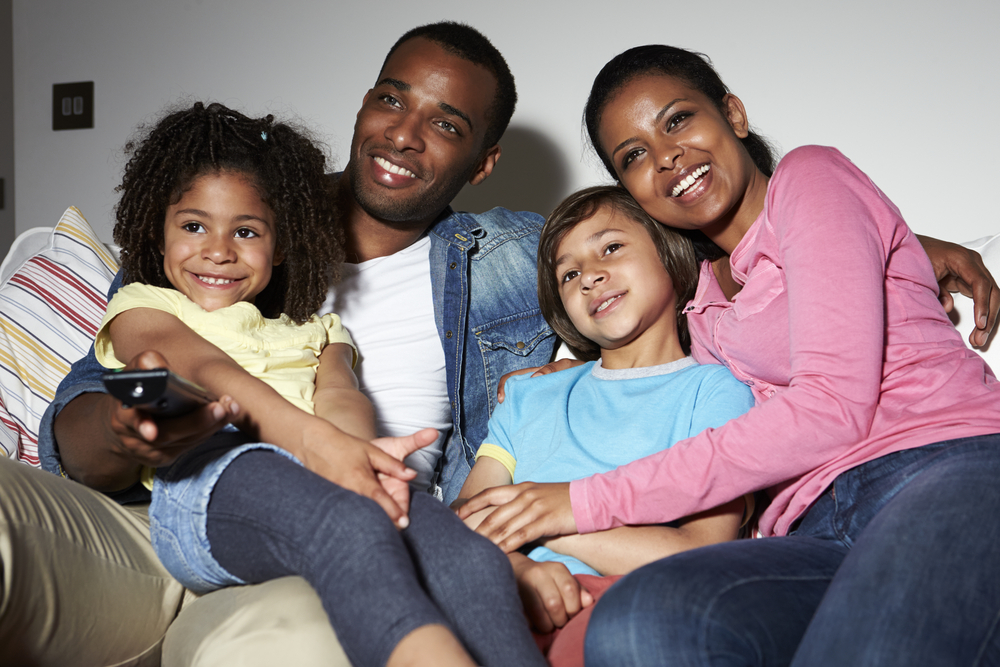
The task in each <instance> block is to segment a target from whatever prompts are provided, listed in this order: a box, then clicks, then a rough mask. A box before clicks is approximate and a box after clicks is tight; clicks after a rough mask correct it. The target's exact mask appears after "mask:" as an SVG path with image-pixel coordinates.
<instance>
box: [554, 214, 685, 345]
mask: <svg viewBox="0 0 1000 667" xmlns="http://www.w3.org/2000/svg"><path fill="white" fill-rule="evenodd" d="M556 258H557V259H556V280H557V282H558V284H559V296H560V298H561V299H562V303H563V307H564V308H565V309H566V314H567V315H569V318H570V320H571V321H572V322H573V325H574V326H575V327H576V328H577V330H578V331H579V332H580V333H581V334H583V335H584V336H586V337H587V338H589V339H590V340H592V341H594V342H595V343H597V345H599V346H600V347H601V349H602V350H616V349H619V348H622V347H624V346H626V345H629V344H630V343H633V342H635V341H636V340H638V339H639V338H640V337H641V336H643V334H645V333H646V332H658V333H660V334H663V335H664V336H667V337H668V338H671V339H674V340H676V337H677V316H676V313H675V311H674V306H675V303H676V299H677V297H676V295H675V294H674V287H673V282H672V281H671V280H670V275H669V274H668V273H667V270H666V269H665V268H664V267H663V263H662V262H661V261H660V257H659V255H658V254H657V252H656V246H654V245H653V241H652V239H650V238H649V234H648V233H647V232H646V230H645V229H644V228H643V227H642V225H640V224H638V223H636V222H634V221H632V220H631V219H630V218H628V216H625V215H618V214H616V213H614V212H613V211H611V210H609V209H607V208H602V209H599V210H598V211H597V213H595V214H594V215H593V216H592V217H590V218H589V219H587V220H584V221H583V222H581V223H579V224H578V225H577V226H576V227H574V228H573V229H571V230H570V231H569V233H568V234H566V236H565V237H564V238H563V240H562V241H561V242H560V243H559V247H558V248H557V249H556ZM648 339H649V340H650V341H662V340H664V338H663V337H662V336H657V335H652V336H650V337H648Z"/></svg>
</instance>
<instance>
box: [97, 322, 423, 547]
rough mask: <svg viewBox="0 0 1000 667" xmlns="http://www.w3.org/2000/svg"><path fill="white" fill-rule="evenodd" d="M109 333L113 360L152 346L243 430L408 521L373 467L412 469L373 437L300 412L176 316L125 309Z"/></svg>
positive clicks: (399, 472)
mask: <svg viewBox="0 0 1000 667" xmlns="http://www.w3.org/2000/svg"><path fill="white" fill-rule="evenodd" d="M108 334H109V335H110V337H111V341H112V344H113V346H114V350H115V356H117V357H118V358H119V359H131V358H132V357H133V356H135V355H136V354H138V353H139V352H143V351H145V350H156V351H157V352H159V353H160V354H162V355H163V356H164V357H165V358H166V359H167V361H168V363H169V364H170V366H171V368H172V369H173V370H174V371H175V372H176V373H178V374H179V375H181V376H183V377H185V378H187V379H189V380H191V381H193V382H195V383H196V384H200V385H201V386H203V387H205V388H206V389H208V390H209V391H211V392H212V393H214V394H215V395H217V396H223V395H228V396H231V397H232V398H233V402H234V403H235V404H236V406H237V407H236V411H237V415H238V416H237V417H236V418H235V419H234V420H233V423H234V424H236V425H238V426H239V427H240V428H241V429H242V430H243V431H244V432H246V433H248V434H250V435H251V436H252V437H254V438H257V439H259V440H260V441H262V442H269V443H272V444H275V445H277V446H279V447H282V448H283V449H285V450H287V451H288V452H290V453H292V454H293V455H295V456H296V458H298V459H299V460H300V461H301V462H302V463H303V465H305V467H306V468H308V469H309V470H312V471H313V472H315V473H317V474H319V475H321V476H322V477H325V478H326V479H328V480H330V481H331V482H333V483H335V484H338V485H339V486H342V487H344V488H346V489H350V490H351V491H354V492H355V493H358V494H360V495H363V496H365V497H368V498H371V499H372V500H374V501H376V502H377V503H378V504H379V505H380V506H381V507H382V509H384V510H385V512H386V514H388V515H389V518H390V519H392V521H393V522H394V523H396V524H397V525H399V526H400V527H405V526H406V525H407V524H408V520H407V518H406V516H405V513H404V512H403V510H402V509H401V508H400V507H399V505H398V504H397V503H396V502H395V501H394V500H393V499H392V497H391V496H390V495H389V494H388V493H387V492H386V491H385V490H384V489H383V488H382V486H381V484H379V481H378V478H377V473H380V472H381V473H384V474H387V475H390V476H392V477H396V478H398V479H402V480H407V481H408V480H410V479H412V478H413V476H414V475H415V474H416V473H415V472H414V471H412V470H409V469H408V468H406V466H405V465H404V464H403V463H402V462H401V461H399V460H397V459H394V458H393V457H391V456H389V455H388V454H386V453H385V452H383V451H381V450H380V449H378V448H377V447H375V446H374V445H372V444H371V443H369V442H366V441H363V440H360V439H358V438H355V437H353V436H350V435H348V434H346V433H344V432H343V431H341V430H340V429H338V428H337V427H335V426H333V424H331V423H330V422H328V421H326V420H325V419H322V418H320V417H316V416H314V415H309V414H307V413H305V412H303V411H302V410H299V409H298V408H296V407H295V406H293V405H292V404H291V403H289V402H288V401H287V400H285V399H284V398H283V397H282V396H281V395H280V394H278V392H276V391H275V390H274V389H272V388H271V387H269V386H268V385H267V384H266V383H264V382H262V381H261V380H258V379H257V378H254V377H253V376H252V375H250V374H249V373H247V372H246V371H245V370H243V368H241V367H240V365H239V364H238V363H236V361H234V360H233V359H232V358H231V357H230V356H229V355H227V354H226V353H225V352H223V351H222V350H220V349H219V348H218V347H216V346H215V345H213V344H212V343H210V342H208V341H207V340H205V339H204V338H202V337H201V336H200V335H198V334H197V333H195V332H194V331H193V330H192V329H191V328H190V327H188V326H187V325H186V324H184V323H183V322H181V321H180V320H179V319H178V318H177V317H176V316H174V315H172V314H170V313H166V312H164V311H161V310H157V309H153V308H135V309H132V310H127V311H125V312H123V313H121V314H119V315H118V316H116V317H115V318H114V319H113V320H112V321H111V323H110V324H109V325H108Z"/></svg>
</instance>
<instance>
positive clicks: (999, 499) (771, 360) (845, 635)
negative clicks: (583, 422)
mask: <svg viewBox="0 0 1000 667" xmlns="http://www.w3.org/2000/svg"><path fill="white" fill-rule="evenodd" d="M585 117H586V122H587V129H588V133H589V135H590V139H591V141H592V143H593V145H594V147H595V149H596V150H597V152H598V155H600V157H601V158H602V161H603V162H604V164H605V166H606V167H607V168H608V170H609V172H610V173H611V174H612V176H614V177H615V178H616V179H617V180H619V181H620V182H621V184H622V185H624V186H625V187H626V188H627V189H628V190H629V192H630V193H631V194H632V195H633V197H635V199H636V200H637V201H638V202H639V204H640V205H641V206H642V207H643V208H644V209H645V210H646V211H647V212H648V213H649V214H650V215H651V216H652V217H653V218H654V219H656V220H657V221H659V222H661V223H663V224H667V225H670V226H672V227H676V228H678V229H686V230H690V231H691V233H692V234H693V235H695V236H696V237H698V238H699V239H700V241H701V249H702V254H703V256H704V257H706V258H707V259H714V260H715V261H713V262H709V261H705V262H703V264H702V267H701V275H700V279H699V286H698V290H697V293H696V296H695V298H694V300H693V301H692V302H691V303H690V304H689V306H688V308H687V313H688V324H689V327H690V329H691V332H692V339H693V344H692V352H693V354H694V356H695V358H696V359H698V361H700V362H702V363H724V364H726V365H727V366H728V367H729V368H730V370H732V371H733V373H734V374H735V375H736V376H737V378H739V379H741V380H743V381H745V382H746V383H747V384H748V385H749V386H751V388H752V389H753V391H754V394H755V398H756V399H757V405H756V407H755V408H753V409H752V410H750V412H748V413H747V414H746V415H744V416H743V417H740V418H738V419H735V420H733V421H731V422H729V423H728V424H726V425H724V426H722V427H720V428H718V429H714V430H711V431H707V432H705V433H703V434H701V435H699V436H696V437H694V438H691V439H689V440H687V441H683V442H681V443H678V444H677V445H676V446H675V447H673V448H672V449H670V450H667V451H664V452H661V453H660V454H656V455H654V456H651V457H648V458H646V459H642V460H640V461H637V462H635V463H633V464H630V465H628V466H623V467H622V468H619V469H618V470H616V471H613V472H611V473H607V474H603V475H596V476H594V477H590V478H587V479H583V480H578V481H576V482H573V483H571V484H569V485H546V486H539V485H534V486H531V487H524V486H522V487H521V488H518V487H511V488H509V489H502V490H495V491H493V492H489V493H488V494H483V495H482V496H480V497H478V498H475V499H473V500H470V502H469V503H468V504H467V505H466V506H465V508H463V513H465V512H473V511H476V510H478V509H481V508H482V507H484V506H488V505H491V504H494V505H502V504H504V503H508V504H507V505H506V506H504V507H501V508H499V509H497V510H496V511H495V512H494V514H493V515H492V516H491V517H490V518H489V519H487V520H486V521H485V522H484V523H483V526H482V528H481V532H484V533H485V534H487V536H489V537H491V538H493V539H494V540H495V541H498V542H499V543H500V545H501V547H502V548H505V549H510V548H515V547H516V546H517V544H518V543H523V542H527V541H531V540H533V539H536V538H538V537H540V536H544V535H557V534H566V533H574V532H577V531H580V532H590V531H594V530H602V529H606V528H610V527H614V526H618V525H622V524H639V523H658V522H665V521H671V520H673V519H675V518H677V517H679V516H684V515H687V514H691V513H694V512H697V511H701V510H703V509H706V508H708V507H711V506H714V505H718V504H720V503H721V502H725V501H727V500H730V499H732V498H735V497H737V496H739V495H740V494H742V493H746V492H749V491H755V490H760V489H767V490H768V492H769V495H770V496H771V503H770V506H769V507H768V508H767V509H766V510H765V511H764V513H763V514H762V516H761V520H760V528H761V531H762V533H763V534H764V535H767V536H777V537H775V538H774V539H764V540H744V541H739V542H731V543H727V544H721V545H715V546H712V547H707V548H704V549H698V550H695V551H691V552H688V553H686V554H682V555H680V556H675V557H671V558H667V559H664V560H662V561H659V562H657V563H653V564H651V565H649V566H647V567H645V568H643V569H640V570H638V571H636V572H635V573H633V574H632V575H630V576H629V577H627V578H626V579H624V580H623V581H622V582H621V583H620V584H619V585H617V586H616V587H614V588H613V589H611V590H610V591H609V592H608V593H607V594H606V595H605V597H604V599H602V601H601V602H600V604H599V605H598V607H597V609H596V610H595V612H594V616H593V619H592V621H591V630H590V632H589V634H588V638H587V646H586V651H587V664H588V665H605V664H608V665H610V664H614V665H665V664H680V665H688V664H692V665H693V664H727V665H728V664H733V665H735V664H768V665H770V664H788V663H790V662H792V661H793V657H794V661H795V664H803V665H805V664H809V665H814V664H821V665H864V664H871V665H895V664H898V665H916V664H949V665H958V664H985V663H990V664H992V662H994V661H995V660H997V659H998V657H1000V639H998V638H997V637H995V636H994V635H995V632H996V629H995V623H996V622H997V619H998V618H1000V575H998V574H996V573H995V570H996V565H997V563H1000V539H998V538H1000V528H998V527H997V525H996V524H997V522H996V520H995V517H996V516H998V515H1000V487H998V485H997V483H996V480H997V478H998V476H1000V383H998V382H997V380H996V378H995V377H994V376H993V374H992V373H991V372H990V371H989V369H987V368H986V366H985V364H984V363H983V361H982V360H981V359H980V358H979V357H978V356H976V355H975V354H973V353H972V352H970V351H968V350H967V349H966V348H965V346H964V345H963V344H962V341H961V340H960V339H959V337H958V334H957V333H956V332H955V330H954V328H953V327H952V326H951V325H950V322H949V321H948V319H947V317H946V316H945V314H944V311H943V309H942V308H941V306H940V304H939V303H938V301H937V288H936V285H935V282H934V275H933V271H932V269H931V266H930V264H929V263H928V260H927V257H926V255H925V254H924V252H923V250H922V249H921V247H920V245H919V243H918V241H917V240H916V237H915V236H914V235H913V234H912V232H910V230H909V229H908V228H907V227H906V225H905V223H904V222H903V220H902V218H901V217H900V215H899V212H898V210H897V209H896V208H895V207H894V206H893V205H892V204H891V203H890V202H889V201H888V199H887V198H886V197H885V196H884V195H883V194H882V193H881V192H880V191H879V190H878V189H877V188H876V187H875V186H874V185H873V184H872V183H871V181H869V180H868V179H867V177H866V176H864V174H863V173H861V172H860V171H859V170H858V169H857V168H856V167H855V166H854V165H853V164H851V163H850V162H849V161H848V160H847V159H846V158H845V157H844V156H842V155H841V154H840V153H839V152H837V151H836V150H835V149H830V148H823V147H805V148H802V149H798V150H795V151H792V152H791V153H790V154H789V155H788V156H786V157H785V158H784V159H783V160H782V162H781V163H780V164H779V165H778V166H777V168H776V169H774V170H773V174H772V165H773V159H772V158H771V153H770V150H769V149H768V148H767V145H766V143H765V142H763V141H762V140H760V139H759V137H757V136H756V135H754V134H753V133H752V132H751V131H750V129H749V124H748V122H747V116H746V112H745V110H744V108H743V104H742V103H741V102H740V100H739V99H738V98H736V97H735V96H733V95H731V94H730V93H729V92H728V90H727V89H726V87H725V85H724V84H723V83H722V81H721V80H720V79H719V77H718V75H717V74H716V73H715V71H714V70H713V69H712V68H711V66H710V65H708V63H707V62H706V61H705V59H704V58H702V57H701V56H699V55H698V54H693V53H690V52H687V51H683V50H680V49H674V48H671V47H665V46H647V47H638V48H636V49H631V50H630V51H627V52H625V53H623V54H621V55H619V56H618V57H616V58H615V59H613V60H612V61H611V62H610V63H608V64H607V65H606V66H605V67H604V69H603V70H602V71H601V73H600V74H599V75H598V77H597V79H596V81H595V82H594V86H593V88H592V90H591V96H590V99H589V100H588V103H587V110H586V114H585ZM737 293H738V294H739V298H737V299H735V300H734V297H735V296H736V294H737ZM508 501H509V502H508ZM977 661H978V662H977Z"/></svg>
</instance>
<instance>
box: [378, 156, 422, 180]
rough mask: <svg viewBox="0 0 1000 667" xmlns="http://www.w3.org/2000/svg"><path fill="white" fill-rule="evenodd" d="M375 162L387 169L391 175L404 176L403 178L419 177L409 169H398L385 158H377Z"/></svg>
mask: <svg viewBox="0 0 1000 667" xmlns="http://www.w3.org/2000/svg"><path fill="white" fill-rule="evenodd" d="M375 162H376V163H377V164H378V166H380V167H382V168H383V169H385V170H386V171H387V172H389V173H390V174H402V175H403V176H409V177H410V178H416V177H417V175H416V174H414V173H413V172H412V171H410V170H408V169H403V168H402V167H397V166H396V165H394V164H393V163H391V162H389V161H388V160H386V159H385V158H384V157H376V158H375Z"/></svg>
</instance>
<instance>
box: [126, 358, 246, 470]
mask: <svg viewBox="0 0 1000 667" xmlns="http://www.w3.org/2000/svg"><path fill="white" fill-rule="evenodd" d="M169 367H170V365H169V364H168V363H167V360H166V359H165V358H164V357H163V355H161V354H159V353H158V352H155V351H152V350H147V351H146V352H142V353H140V354H138V355H136V356H135V357H133V358H132V360H131V361H129V363H128V364H127V365H126V366H125V368H126V369H127V370H136V369H144V370H148V369H153V368H169ZM109 398H110V397H109ZM110 405H111V406H112V409H111V412H110V414H109V416H108V420H107V424H108V429H109V430H110V434H109V436H110V437H109V440H110V441H111V442H112V443H113V444H114V446H115V447H116V449H118V450H119V452H121V453H122V454H123V455H125V456H126V457H127V458H129V459H132V460H134V461H135V462H137V463H139V464H140V465H144V466H149V467H153V468H156V467H159V466H164V465H168V464H170V463H173V462H174V460H176V459H177V457H178V456H180V455H181V454H183V453H184V452H186V451H188V450H189V449H192V448H194V447H196V446H197V445H199V444H201V443H202V442H204V441H205V440H207V439H208V438H209V437H210V436H211V435H212V434H213V433H215V432H216V431H218V430H219V429H220V428H222V426H223V425H224V424H226V423H227V422H229V421H230V420H231V419H233V418H234V417H235V416H236V415H237V414H238V413H239V406H237V405H236V404H235V403H234V402H233V401H232V399H231V398H230V397H229V396H223V397H222V398H220V399H219V400H218V401H215V402H213V403H209V404H208V405H205V406H202V407H200V408H198V409H197V410H195V411H193V412H191V413H188V414H186V415H182V416H180V417H172V418H160V419H154V417H153V416H151V415H149V414H148V413H145V412H143V411H142V410H141V409H139V408H126V407H124V406H122V404H121V402H120V401H117V400H113V402H112V403H111V404H110Z"/></svg>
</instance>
